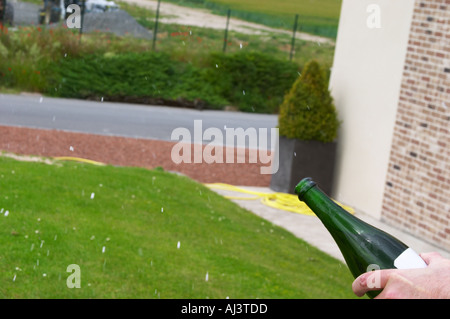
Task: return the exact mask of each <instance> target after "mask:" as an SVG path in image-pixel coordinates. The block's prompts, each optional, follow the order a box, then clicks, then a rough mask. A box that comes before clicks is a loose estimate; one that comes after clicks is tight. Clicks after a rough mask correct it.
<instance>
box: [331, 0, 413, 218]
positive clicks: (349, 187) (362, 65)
mask: <svg viewBox="0 0 450 319" xmlns="http://www.w3.org/2000/svg"><path fill="white" fill-rule="evenodd" d="M413 7H414V0H395V1H392V0H343V3H342V8H341V16H340V22H339V30H338V36H337V43H336V51H335V56H334V63H333V67H332V71H331V78H330V90H331V94H332V96H333V98H334V101H335V104H336V107H337V109H338V112H339V117H340V118H341V119H342V121H343V122H342V125H341V128H340V132H339V142H338V143H339V145H338V158H337V162H336V176H335V185H334V191H333V196H334V197H335V198H336V199H337V200H339V201H341V202H343V203H345V204H348V205H351V206H353V207H354V208H355V209H357V210H360V211H362V212H364V213H367V214H369V215H372V216H373V217H375V218H380V214H381V207H382V201H383V192H384V188H385V184H386V172H387V168H388V161H389V154H390V150H391V142H392V137H393V130H394V123H395V117H396V112H397V105H398V100H399V93H400V86H401V79H402V71H403V66H404V61H405V55H406V49H407V43H408V37H409V30H410V26H411V20H412V16H413Z"/></svg>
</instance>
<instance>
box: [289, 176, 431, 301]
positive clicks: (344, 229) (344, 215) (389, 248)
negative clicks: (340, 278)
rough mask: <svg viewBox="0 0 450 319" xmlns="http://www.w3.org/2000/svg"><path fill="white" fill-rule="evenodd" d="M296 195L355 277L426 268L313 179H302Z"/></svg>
mask: <svg viewBox="0 0 450 319" xmlns="http://www.w3.org/2000/svg"><path fill="white" fill-rule="evenodd" d="M295 192H296V194H297V195H298V197H299V199H300V200H301V201H303V202H305V204H306V205H308V207H309V208H310V209H311V210H312V211H313V212H314V213H315V214H316V216H317V217H318V218H319V219H320V220H321V222H322V223H323V224H324V226H325V227H326V228H327V230H328V231H329V233H330V234H331V236H332V237H333V239H334V240H335V242H336V244H337V245H338V247H339V249H340V251H341V253H342V255H343V257H344V259H345V262H346V263H347V266H348V268H349V270H350V272H351V273H352V275H353V276H354V277H355V278H356V277H358V276H359V275H361V274H363V273H365V272H367V271H370V270H376V269H392V268H399V269H408V268H422V267H426V263H425V262H424V261H423V259H422V258H420V256H419V255H418V254H417V253H415V252H414V251H413V250H412V249H411V248H409V247H408V246H407V245H405V244H404V243H403V242H401V241H400V240H398V239H397V238H395V237H394V236H392V235H390V234H388V233H386V232H384V231H382V230H380V229H378V228H376V227H374V226H372V225H370V224H368V223H366V222H364V221H362V220H361V219H359V218H357V217H355V216H354V215H352V214H350V213H349V212H347V211H346V210H345V209H343V208H342V207H341V206H339V205H338V204H336V203H335V202H334V201H333V200H332V199H331V198H329V197H328V196H327V195H326V194H325V193H324V192H323V191H322V190H321V189H320V188H319V187H318V186H317V185H316V183H315V182H314V181H313V180H312V179H311V178H304V179H303V180H301V181H300V183H298V184H297V186H296V187H295ZM375 288H376V287H375ZM379 292H380V291H371V292H368V293H367V295H368V296H369V297H371V298H373V297H375V296H376V295H377V294H378V293H379Z"/></svg>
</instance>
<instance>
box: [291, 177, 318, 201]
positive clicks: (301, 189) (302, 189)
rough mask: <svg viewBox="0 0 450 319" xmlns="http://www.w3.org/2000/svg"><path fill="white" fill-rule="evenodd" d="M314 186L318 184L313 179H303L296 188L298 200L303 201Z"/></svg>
mask: <svg viewBox="0 0 450 319" xmlns="http://www.w3.org/2000/svg"><path fill="white" fill-rule="evenodd" d="M314 186H316V183H315V182H314V181H313V180H312V179H311V177H305V178H304V179H302V180H301V181H300V182H299V183H298V184H297V186H295V193H296V194H297V195H298V199H300V200H301V201H303V196H304V195H305V194H306V192H307V191H309V190H310V189H311V188H312V187H314Z"/></svg>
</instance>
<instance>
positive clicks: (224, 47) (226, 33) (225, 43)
mask: <svg viewBox="0 0 450 319" xmlns="http://www.w3.org/2000/svg"><path fill="white" fill-rule="evenodd" d="M230 13H231V10H230V9H228V13H227V26H226V28H225V36H224V39H223V53H225V51H226V50H227V42H228V26H229V24H230Z"/></svg>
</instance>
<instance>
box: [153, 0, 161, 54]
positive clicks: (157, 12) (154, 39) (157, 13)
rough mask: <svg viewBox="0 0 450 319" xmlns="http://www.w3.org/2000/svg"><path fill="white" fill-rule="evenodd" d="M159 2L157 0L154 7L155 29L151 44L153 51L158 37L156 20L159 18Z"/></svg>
mask: <svg viewBox="0 0 450 319" xmlns="http://www.w3.org/2000/svg"><path fill="white" fill-rule="evenodd" d="M160 4H161V0H158V5H157V7H156V18H155V30H154V31H153V45H152V49H153V51H155V46H156V38H157V37H158V20H159V5H160Z"/></svg>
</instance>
